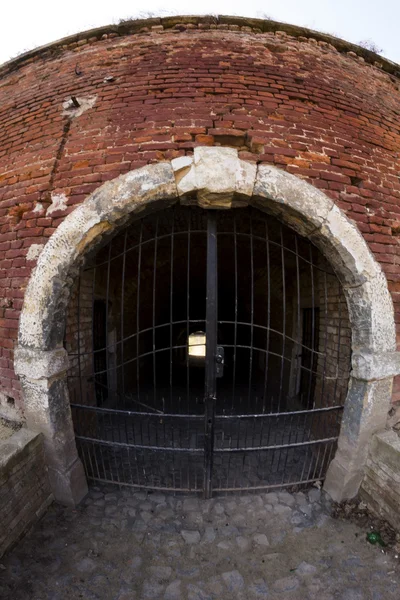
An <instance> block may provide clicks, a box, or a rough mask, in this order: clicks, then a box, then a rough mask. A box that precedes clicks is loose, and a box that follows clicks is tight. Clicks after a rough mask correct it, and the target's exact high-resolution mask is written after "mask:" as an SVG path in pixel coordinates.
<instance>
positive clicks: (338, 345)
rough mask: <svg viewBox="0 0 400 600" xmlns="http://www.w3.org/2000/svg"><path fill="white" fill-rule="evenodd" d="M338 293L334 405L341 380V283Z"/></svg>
mask: <svg viewBox="0 0 400 600" xmlns="http://www.w3.org/2000/svg"><path fill="white" fill-rule="evenodd" d="M338 294H339V302H338V304H339V311H338V312H339V323H338V341H337V349H336V355H337V366H336V379H335V386H334V389H333V400H332V404H333V406H335V405H336V393H337V385H338V381H339V373H340V363H339V357H340V340H341V337H342V328H341V324H342V298H343V296H342V290H341V288H340V284H339V285H338ZM340 401H341V402H342V398H340Z"/></svg>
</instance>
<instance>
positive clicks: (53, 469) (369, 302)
mask: <svg viewBox="0 0 400 600" xmlns="http://www.w3.org/2000/svg"><path fill="white" fill-rule="evenodd" d="M177 201H180V202H181V203H182V204H193V205H199V206H201V207H203V208H215V209H229V208H235V207H240V206H246V205H249V204H251V205H253V206H255V207H256V208H258V209H260V210H263V211H265V212H268V213H270V214H272V215H275V216H277V217H278V218H279V219H280V220H281V221H282V222H284V223H285V224H287V225H289V226H290V227H292V228H293V229H294V230H295V231H296V232H298V233H299V234H301V235H303V236H305V237H307V238H308V239H310V240H311V241H312V242H313V243H314V244H315V245H316V246H317V247H318V248H319V249H320V250H321V251H322V253H323V254H324V255H325V256H326V257H327V258H328V260H329V262H330V264H331V265H332V266H333V268H334V270H335V272H336V274H337V276H338V277H339V280H340V281H341V284H342V286H343V289H344V293H345V295H346V300H347V304H348V309H349V317H350V323H351V327H352V371H351V376H350V381H349V389H348V394H347V399H346V404H345V410H344V414H343V420H342V426H341V432H340V437H339V442H338V450H337V452H336V456H335V457H334V459H333V460H332V462H331V464H330V467H329V470H328V474H327V477H326V481H325V489H326V490H327V491H328V492H329V493H330V494H331V496H332V497H333V498H334V499H335V500H342V499H345V498H351V497H353V496H354V495H355V494H356V493H357V491H358V488H359V485H360V483H361V480H362V476H363V467H364V464H365V461H366V455H367V449H368V442H369V440H370V438H371V436H372V435H373V434H374V433H375V432H377V431H379V430H383V429H384V427H385V423H386V418H387V412H388V410H389V407H390V397H391V389H392V379H393V376H394V375H396V374H398V373H399V372H400V360H399V354H398V353H397V352H396V335H395V323H394V313H393V305H392V300H391V297H390V294H389V291H388V288H387V283H386V278H385V276H384V274H383V273H382V270H381V268H380V266H379V264H378V263H377V262H376V260H375V259H374V257H373V256H372V254H371V252H370V250H369V248H368V246H367V244H366V242H365V241H364V239H363V237H362V236H361V234H360V232H359V231H358V229H357V228H356V226H355V225H354V224H353V223H352V222H351V221H349V219H347V217H346V216H345V215H344V213H343V212H342V211H341V210H340V209H339V208H338V207H337V206H336V205H335V204H334V203H333V201H332V200H331V199H330V198H328V197H327V196H326V195H325V194H323V193H322V192H321V191H319V190H318V189H316V188H314V187H313V186H311V185H309V184H307V183H306V182H304V181H303V180H301V179H298V178H297V177H295V176H293V175H290V174H288V173H286V172H284V171H281V170H279V169H277V168H275V167H273V166H269V165H259V166H257V165H256V164H254V163H250V162H247V161H243V160H240V159H239V157H238V153H237V151H236V150H234V149H232V148H217V147H199V148H195V150H194V156H193V157H181V158H176V159H174V160H172V161H171V162H164V163H158V164H155V165H150V166H146V167H142V168H139V169H137V170H134V171H131V172H129V173H127V174H126V175H121V176H120V177H118V178H117V179H115V180H113V181H110V182H107V183H105V184H104V185H102V186H101V187H99V188H98V189H97V190H96V191H95V192H93V193H92V194H91V195H90V196H89V197H88V198H87V199H86V200H85V201H84V202H83V204H82V205H80V206H79V207H78V208H76V210H75V211H74V212H72V213H71V214H70V215H68V216H67V217H66V219H65V220H64V221H63V223H62V224H61V225H60V226H59V227H58V229H57V230H56V231H55V233H54V234H53V235H52V236H51V238H50V239H49V241H48V242H47V244H46V246H45V248H44V250H43V252H42V253H41V255H40V257H39V260H38V263H37V266H36V268H35V270H34V272H33V273H32V276H31V279H30V281H29V285H28V288H27V290H26V294H25V300H24V305H23V309H22V313H21V318H20V325H19V337H18V348H17V349H16V352H15V369H16V373H17V374H18V375H19V376H20V379H21V384H22V389H23V394H24V400H25V414H26V420H27V425H28V427H30V428H31V429H34V430H36V431H42V432H43V434H44V438H45V447H46V455H47V463H48V467H49V476H50V481H51V485H52V489H53V492H54V496H55V498H56V499H57V500H59V501H60V502H63V503H66V504H71V505H74V504H76V503H78V502H79V501H80V500H81V499H82V497H83V496H84V495H85V494H86V492H87V484H86V479H85V475H84V472H83V467H82V464H81V462H80V460H79V458H78V455H77V451H76V445H75V436H74V431H73V426H72V419H71V411H70V405H69V397H68V389H67V381H66V372H67V369H68V356H67V353H66V351H65V350H64V348H63V336H64V327H65V311H66V307H67V305H68V300H69V294H70V289H71V287H72V284H73V281H74V279H75V277H76V275H77V274H78V272H79V268H80V266H81V265H82V262H83V260H84V257H85V255H86V254H87V253H88V251H91V250H93V249H95V248H96V247H97V246H98V245H99V244H100V243H104V242H105V241H106V240H107V239H108V238H109V237H111V236H112V235H113V234H114V233H116V231H117V230H118V229H119V228H120V227H122V226H123V225H125V224H126V223H128V222H129V220H130V219H132V218H133V217H135V216H137V215H141V214H143V213H144V212H145V211H149V210H155V209H158V208H161V206H171V205H173V204H174V203H175V202H177Z"/></svg>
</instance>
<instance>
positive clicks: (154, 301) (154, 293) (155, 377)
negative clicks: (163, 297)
mask: <svg viewBox="0 0 400 600" xmlns="http://www.w3.org/2000/svg"><path fill="white" fill-rule="evenodd" d="M158 224H159V216H158V215H157V220H156V231H155V236H154V263H153V314H152V320H153V332H152V334H153V335H152V338H153V339H152V342H153V402H154V408H156V407H157V373H156V366H157V365H156V281H157V248H158ZM156 431H157V427H156ZM156 445H157V444H156Z"/></svg>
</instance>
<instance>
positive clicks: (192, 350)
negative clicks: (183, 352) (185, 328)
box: [188, 331, 206, 358]
mask: <svg viewBox="0 0 400 600" xmlns="http://www.w3.org/2000/svg"><path fill="white" fill-rule="evenodd" d="M188 354H189V356H201V357H203V358H204V357H205V355H206V334H205V333H204V332H203V331H196V332H195V333H191V334H190V335H189V338H188Z"/></svg>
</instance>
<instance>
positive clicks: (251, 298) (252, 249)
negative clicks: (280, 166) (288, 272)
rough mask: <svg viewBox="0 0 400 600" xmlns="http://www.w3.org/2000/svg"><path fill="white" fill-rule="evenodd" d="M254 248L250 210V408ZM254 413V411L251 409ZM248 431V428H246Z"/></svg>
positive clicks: (249, 396)
mask: <svg viewBox="0 0 400 600" xmlns="http://www.w3.org/2000/svg"><path fill="white" fill-rule="evenodd" d="M253 254H254V246H253V211H252V210H250V281H251V283H250V356H249V389H248V396H247V402H248V408H250V406H251V381H252V375H253V339H254V256H253ZM251 412H254V409H253V408H252V409H251ZM246 429H247V427H246Z"/></svg>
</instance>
